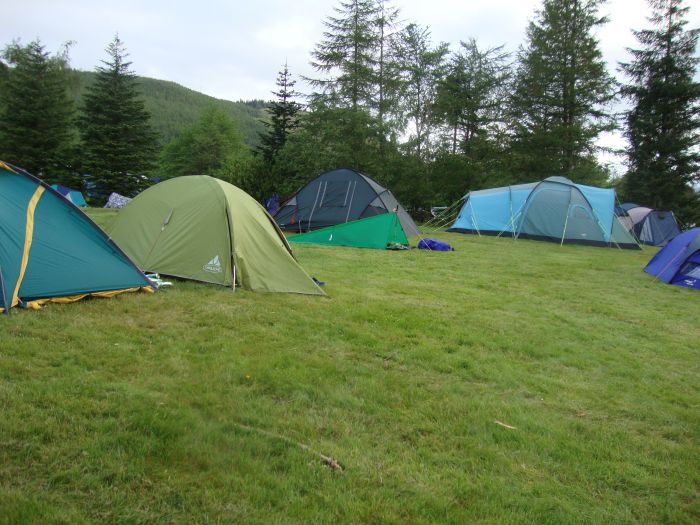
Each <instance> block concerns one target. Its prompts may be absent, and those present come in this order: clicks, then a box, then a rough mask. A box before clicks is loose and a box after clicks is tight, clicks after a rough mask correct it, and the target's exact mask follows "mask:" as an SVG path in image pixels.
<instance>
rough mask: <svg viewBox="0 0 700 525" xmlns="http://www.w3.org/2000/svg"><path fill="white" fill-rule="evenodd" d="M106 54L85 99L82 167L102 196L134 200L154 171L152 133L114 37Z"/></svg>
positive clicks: (134, 76)
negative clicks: (115, 193)
mask: <svg viewBox="0 0 700 525" xmlns="http://www.w3.org/2000/svg"><path fill="white" fill-rule="evenodd" d="M106 51H107V54H108V55H109V59H108V60H103V61H102V64H103V66H98V67H97V68H96V72H97V75H96V77H95V81H94V83H93V84H92V85H90V86H89V87H88V88H87V92H86V94H85V96H84V108H83V115H82V117H81V119H80V123H81V128H80V134H81V139H82V149H83V154H84V157H83V168H84V170H86V171H87V172H88V173H90V175H91V176H92V178H93V180H94V182H95V183H96V185H97V187H98V190H99V191H101V192H102V193H104V194H105V195H106V194H108V193H109V192H111V191H116V192H118V193H121V194H124V195H134V194H135V193H137V192H138V191H140V190H141V189H143V188H144V187H145V186H146V185H148V180H147V178H146V175H147V174H148V173H149V172H150V170H151V169H153V167H154V166H155V158H156V151H157V148H158V146H157V142H156V134H155V132H154V131H153V130H152V128H151V125H150V115H149V113H148V111H146V109H145V106H144V103H143V100H142V99H141V96H140V94H139V92H138V87H137V86H138V83H137V80H136V75H135V74H134V73H133V72H132V71H131V70H130V69H129V67H130V66H131V62H127V61H126V58H127V57H128V54H127V52H126V49H125V48H124V44H123V42H122V41H121V40H120V39H119V36H118V35H116V36H115V37H114V39H113V40H112V42H110V44H109V45H108V46H107V49H106Z"/></svg>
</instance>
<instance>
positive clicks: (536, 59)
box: [511, 0, 614, 183]
mask: <svg viewBox="0 0 700 525" xmlns="http://www.w3.org/2000/svg"><path fill="white" fill-rule="evenodd" d="M601 3H602V0H543V5H542V9H541V10H540V11H538V13H537V16H536V19H535V20H534V21H532V22H531V23H530V25H529V27H528V31H527V45H526V47H525V48H524V49H521V51H520V53H519V67H518V71H517V74H516V82H515V87H514V92H513V97H512V101H511V105H512V117H511V118H512V126H513V130H514V134H515V142H514V147H513V152H514V154H515V160H516V163H515V164H516V165H515V169H516V171H517V172H519V173H520V174H522V175H521V176H523V177H524V178H526V179H529V180H531V179H537V178H542V177H547V176H550V175H554V174H557V175H564V176H567V177H569V178H573V179H576V180H577V181H579V182H591V183H600V182H602V181H603V179H604V178H605V174H604V172H603V170H602V169H600V167H599V166H598V165H597V161H596V159H595V152H596V146H595V140H596V139H597V138H598V136H599V135H600V133H601V132H603V131H606V130H610V129H612V128H613V124H614V123H613V120H612V118H611V117H610V115H609V113H608V105H609V103H610V102H611V101H612V100H613V98H614V89H613V87H614V81H613V79H612V77H611V76H610V75H609V74H608V73H607V72H606V67H605V62H604V61H603V57H602V54H601V51H600V48H599V45H598V41H597V39H596V38H595V36H594V35H593V30H594V29H595V28H597V27H599V26H600V25H602V24H603V23H605V22H606V19H605V18H604V17H600V16H598V14H597V12H598V9H599V7H600V5H601Z"/></svg>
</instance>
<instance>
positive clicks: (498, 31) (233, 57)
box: [0, 0, 700, 145]
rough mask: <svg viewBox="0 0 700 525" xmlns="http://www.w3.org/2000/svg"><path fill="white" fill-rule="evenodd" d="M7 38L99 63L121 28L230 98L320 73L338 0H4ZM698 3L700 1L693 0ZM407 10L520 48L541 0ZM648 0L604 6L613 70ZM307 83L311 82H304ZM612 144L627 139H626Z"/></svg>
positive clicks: (446, 33) (134, 47)
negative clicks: (314, 61) (285, 78)
mask: <svg viewBox="0 0 700 525" xmlns="http://www.w3.org/2000/svg"><path fill="white" fill-rule="evenodd" d="M0 2H2V4H3V5H2V36H0V46H2V47H4V46H5V45H6V44H8V43H10V42H11V41H12V40H13V39H17V38H18V39H21V42H23V43H28V42H30V41H31V40H34V39H36V38H39V39H40V40H41V41H42V43H43V44H44V45H45V46H46V49H47V50H48V51H51V52H54V51H57V50H58V49H59V47H60V46H61V44H62V43H64V42H67V41H73V42H74V45H73V46H72V48H71V51H70V61H71V65H72V66H73V67H74V68H77V69H83V70H92V69H94V68H95V66H96V65H98V64H99V61H100V60H102V59H105V58H106V54H105V52H104V49H105V47H106V46H107V44H108V43H109V42H110V41H111V40H112V37H113V36H114V34H115V33H117V32H118V33H119V36H120V38H121V39H122V41H123V42H124V43H125V45H126V48H127V50H128V52H129V54H130V57H129V59H130V60H131V61H132V62H133V64H132V69H133V70H134V71H135V72H136V73H137V74H138V75H142V76H148V77H154V78H160V79H165V80H172V81H175V82H177V83H179V84H182V85H184V86H187V87H189V88H191V89H194V90H196V91H201V92H203V93H206V94H208V95H211V96H214V97H217V98H223V99H228V100H239V99H243V100H248V99H252V98H262V99H269V98H271V95H270V91H271V90H272V89H274V87H275V86H274V82H275V77H276V75H277V72H278V71H279V69H280V67H281V65H282V64H284V62H285V60H286V61H287V62H288V64H289V67H290V69H291V71H292V73H293V75H294V76H295V77H296V78H299V76H301V75H307V76H314V72H313V70H312V69H311V67H310V66H309V56H310V55H309V54H310V52H311V50H312V49H313V47H314V45H315V44H316V43H317V42H318V41H319V40H320V39H321V38H322V33H323V30H324V28H323V20H324V19H326V18H327V17H328V16H329V15H332V14H333V7H334V6H335V5H337V4H338V2H337V1H335V0H294V1H290V0H257V1H256V0H248V1H240V0H199V1H192V0H188V1H182V0H168V1H164V0H141V1H139V0H121V1H119V2H104V1H100V0H93V1H88V0H21V1H19V0H15V1H12V0H0ZM688 4H689V5H692V4H693V2H688ZM393 5H395V6H396V7H399V8H400V10H401V18H402V19H403V20H405V21H407V22H415V23H417V24H419V25H421V26H428V27H429V28H430V30H431V32H432V36H433V41H434V42H448V43H450V44H451V48H452V49H455V48H456V46H457V45H458V44H459V41H460V40H467V39H469V38H470V37H474V38H476V39H477V41H478V42H479V44H480V45H482V46H497V45H501V44H503V45H505V47H506V49H507V50H509V51H515V50H517V48H518V46H519V45H520V44H521V43H522V42H523V40H524V37H525V30H526V28H527V24H528V21H529V20H530V19H531V18H532V17H533V16H534V13H535V10H536V9H537V8H538V7H539V6H540V5H541V1H540V0H487V1H480V0H396V1H395V2H393ZM649 12H650V11H649V8H648V5H647V1H646V0H610V1H609V2H608V3H607V5H604V6H603V8H602V10H601V14H605V15H607V16H608V17H609V18H610V22H609V23H608V24H607V25H606V26H604V27H603V28H602V29H601V30H600V31H599V34H598V36H599V38H600V42H601V48H602V50H603V53H604V56H605V58H606V60H607V62H608V64H609V68H610V70H611V72H613V73H614V72H615V69H616V65H617V62H618V61H620V60H627V59H628V56H627V54H626V53H625V47H629V46H634V45H635V44H636V42H635V40H634V37H633V36H632V34H631V32H630V29H631V28H635V29H640V28H644V27H646V26H647V22H646V17H647V16H648V15H649ZM689 21H690V27H698V26H700V5H697V6H694V7H692V8H691V11H690V16H689ZM297 89H299V90H301V91H305V86H304V85H303V84H302V83H301V82H300V83H298V84H297ZM610 144H611V145H620V144H621V143H620V142H619V141H617V143H615V141H613V142H610Z"/></svg>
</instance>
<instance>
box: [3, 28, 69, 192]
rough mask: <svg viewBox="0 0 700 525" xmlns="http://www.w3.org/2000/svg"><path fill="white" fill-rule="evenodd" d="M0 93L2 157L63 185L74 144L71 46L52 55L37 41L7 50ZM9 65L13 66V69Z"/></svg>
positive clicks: (4, 56) (4, 57)
mask: <svg viewBox="0 0 700 525" xmlns="http://www.w3.org/2000/svg"><path fill="white" fill-rule="evenodd" d="M2 57H3V59H4V60H5V61H7V66H3V70H4V73H5V74H4V77H5V78H4V81H3V82H2V89H0V158H2V159H5V160H7V161H8V162H13V163H14V164H17V165H18V166H21V167H23V168H25V169H27V170H28V171H30V172H31V173H34V174H36V175H37V176H40V177H47V178H48V179H50V180H52V179H55V180H64V177H65V174H66V172H68V171H70V169H69V167H68V165H69V163H70V159H69V155H70V149H71V146H72V143H73V140H74V133H73V121H72V120H73V113H74V107H73V102H72V100H71V99H70V98H69V96H68V46H65V47H64V48H63V50H62V51H61V52H60V53H58V54H57V55H54V56H50V55H49V53H48V52H46V51H45V49H44V46H43V45H42V44H41V43H40V42H39V41H38V40H35V41H34V42H31V43H29V44H28V45H26V46H21V45H20V44H19V43H17V42H15V43H13V44H10V45H9V46H7V47H6V48H5V49H4V51H3V53H2ZM8 66H9V67H8Z"/></svg>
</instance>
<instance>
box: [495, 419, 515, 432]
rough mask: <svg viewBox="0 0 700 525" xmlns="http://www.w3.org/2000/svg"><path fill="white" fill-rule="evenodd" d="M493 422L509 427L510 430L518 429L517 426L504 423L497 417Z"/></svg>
mask: <svg viewBox="0 0 700 525" xmlns="http://www.w3.org/2000/svg"><path fill="white" fill-rule="evenodd" d="M494 423H496V424H497V425H501V426H502V427H505V428H509V429H511V430H518V428H517V427H514V426H512V425H506V424H505V423H504V422H503V421H499V420H498V419H496V420H494Z"/></svg>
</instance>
